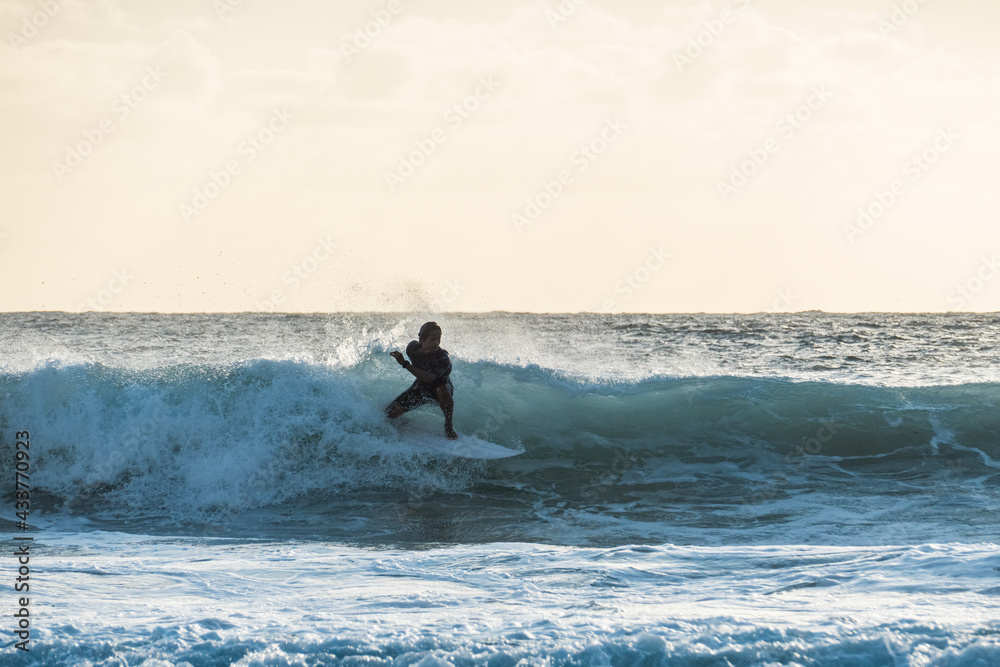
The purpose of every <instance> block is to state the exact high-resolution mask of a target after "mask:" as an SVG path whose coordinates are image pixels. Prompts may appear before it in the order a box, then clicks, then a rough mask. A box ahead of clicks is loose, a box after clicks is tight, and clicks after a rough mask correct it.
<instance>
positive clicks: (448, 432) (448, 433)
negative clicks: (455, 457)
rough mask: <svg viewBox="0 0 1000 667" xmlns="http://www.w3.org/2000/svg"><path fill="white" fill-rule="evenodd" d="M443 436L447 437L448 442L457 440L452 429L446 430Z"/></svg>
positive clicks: (456, 434) (456, 435)
mask: <svg viewBox="0 0 1000 667" xmlns="http://www.w3.org/2000/svg"><path fill="white" fill-rule="evenodd" d="M444 434H445V435H446V436H448V439H449V440H458V433H455V429H453V428H446V429H445V430H444Z"/></svg>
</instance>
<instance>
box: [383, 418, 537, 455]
mask: <svg viewBox="0 0 1000 667" xmlns="http://www.w3.org/2000/svg"><path fill="white" fill-rule="evenodd" d="M399 439H400V440H401V441H403V442H405V443H407V444H408V445H412V446H413V447H414V448H416V449H417V450H418V451H421V452H427V453H428V454H443V455H445V456H459V457H462V458H466V459H505V458H507V457H509V456H517V455H518V454H523V452H519V451H518V450H516V449H508V448H507V447H504V446H503V445H497V444H494V443H492V442H487V441H486V440H480V439H479V438H477V437H476V436H474V435H465V434H464V433H459V434H458V440H449V439H448V438H446V437H445V435H444V431H443V430H442V431H441V432H432V431H427V430H425V429H423V428H420V427H419V426H414V425H412V424H404V425H400V427H399Z"/></svg>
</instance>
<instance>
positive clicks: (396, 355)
mask: <svg viewBox="0 0 1000 667" xmlns="http://www.w3.org/2000/svg"><path fill="white" fill-rule="evenodd" d="M389 354H390V355H391V356H392V358H393V359H395V360H396V361H398V362H399V365H400V366H405V365H406V359H404V358H403V353H402V352H400V351H399V350H394V351H392V352H390V353H389Z"/></svg>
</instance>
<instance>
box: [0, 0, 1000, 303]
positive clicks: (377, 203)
mask: <svg viewBox="0 0 1000 667" xmlns="http://www.w3.org/2000/svg"><path fill="white" fill-rule="evenodd" d="M0 32H2V35H3V36H4V40H3V46H0V49H2V57H0V111H2V117H3V121H4V122H3V123H2V125H0V145H2V146H3V151H2V162H0V170H2V173H0V177H2V180H3V184H4V195H3V200H2V202H3V203H2V204H0V206H2V208H0V278H2V280H3V284H4V285H6V286H7V289H5V290H3V292H2V293H0V311H32V310H66V311H78V310H106V311H162V312H193V311H248V310H261V311H275V312H278V311H307V312H313V311H343V310H422V309H432V310H437V311H479V310H510V311H537V312H576V311H597V312H600V311H607V312H622V311H631V312H699V311H708V312H757V311H768V310H777V311H788V310H808V309H822V310H827V311H867V310H894V311H944V310H973V311H993V310H1000V276H998V275H997V274H1000V263H998V262H997V260H998V259H1000V257H998V256H1000V225H998V224H996V223H997V221H998V217H1000V199H998V197H997V195H996V194H994V193H995V190H996V187H995V186H996V176H997V173H998V161H1000V126H998V119H1000V116H998V113H997V109H998V102H1000V4H998V3H996V2H993V1H992V0H988V1H987V0H982V1H975V0H962V1H951V2H947V3H945V2H939V1H937V0H924V1H923V2H920V0H906V1H905V2H902V1H897V2H881V1H879V2H871V1H868V2H861V1H857V2H855V1H844V2H833V1H830V2H809V3H805V2H791V1H790V0H784V1H778V0H772V1H768V0H732V1H731V2H715V3H710V2H696V1H695V2H651V1H641V0H625V1H616V2H614V3H612V2H610V1H605V2H598V1H596V0H563V2H561V3H560V2H548V3H532V2H510V1H500V2H490V3H468V2H458V1H457V0H410V1H407V0H385V1H383V0H376V1H374V2H358V3H346V2H329V1H320V0H289V1H285V2H280V3H279V2H265V0H242V2H241V1H240V0H181V1H175V2H169V3H166V2H153V1H152V0H149V1H146V0H133V1H132V2H121V1H119V0H0ZM994 278H997V279H996V280H994Z"/></svg>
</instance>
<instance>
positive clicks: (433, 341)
mask: <svg viewBox="0 0 1000 667" xmlns="http://www.w3.org/2000/svg"><path fill="white" fill-rule="evenodd" d="M417 337H418V338H419V339H420V346H421V347H422V348H424V352H433V351H434V350H436V349H437V348H438V347H439V346H440V345H441V327H439V326H438V323H437V322H424V324H423V326H422V327H420V331H419V332H418V333H417Z"/></svg>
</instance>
